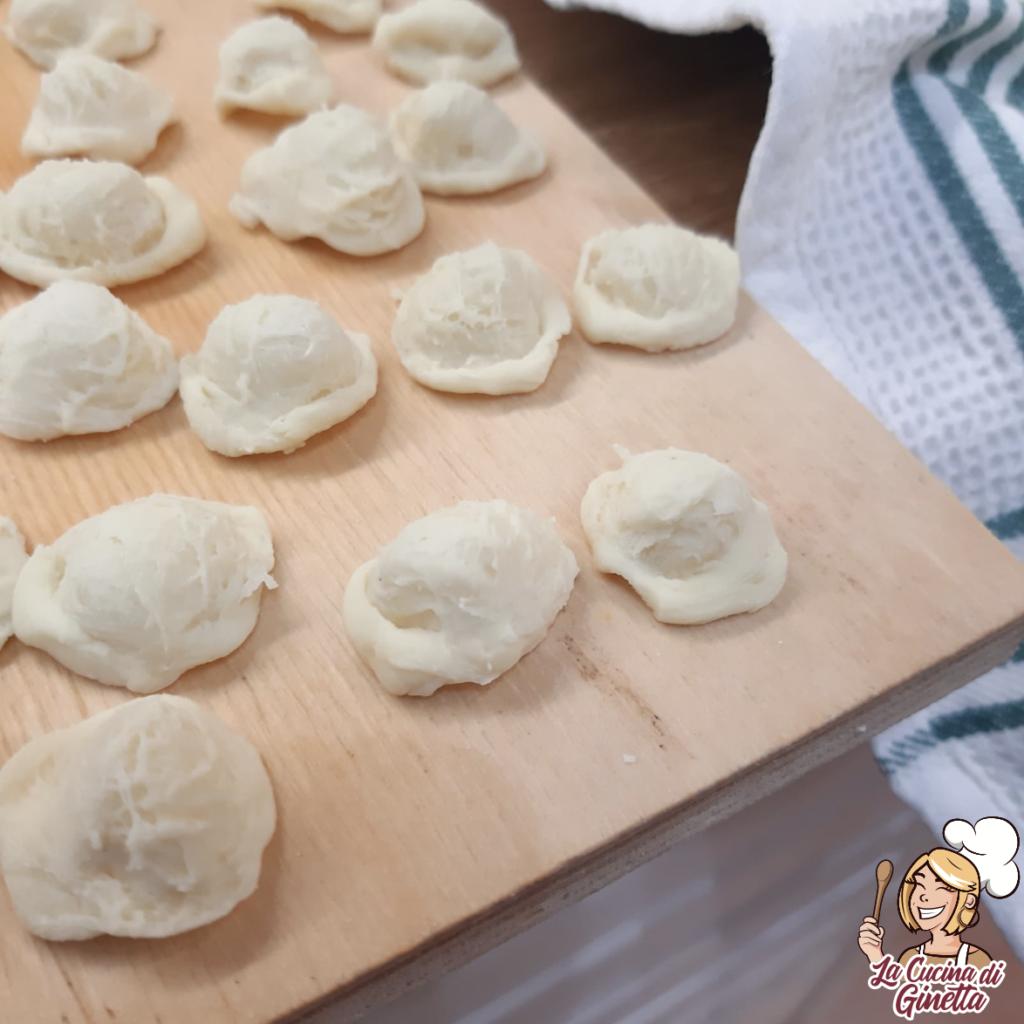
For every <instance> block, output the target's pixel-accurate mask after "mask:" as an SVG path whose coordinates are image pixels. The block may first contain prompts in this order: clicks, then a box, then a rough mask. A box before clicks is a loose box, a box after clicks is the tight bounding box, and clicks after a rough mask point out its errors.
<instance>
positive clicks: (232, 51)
mask: <svg viewBox="0 0 1024 1024" xmlns="http://www.w3.org/2000/svg"><path fill="white" fill-rule="evenodd" d="M330 95H331V79H330V76H329V75H328V74H327V68H325V67H324V62H323V61H322V60H321V59H320V53H319V51H318V50H317V48H316V43H314V42H313V40H312V39H310V37H309V35H308V34H307V33H306V32H305V31H303V29H301V28H300V27H299V26H298V25H296V24H295V22H294V21H291V20H290V19H288V18H276V17H275V18H261V19H260V20H259V21H252V22H249V24H248V25H243V26H242V27H241V28H238V29H236V30H235V31H234V32H232V33H231V35H230V36H228V38H227V39H226V40H225V41H224V45H223V46H221V48H220V76H219V78H218V79H217V86H216V89H215V90H214V94H213V101H214V105H215V106H216V107H217V113H218V114H220V115H221V117H224V116H225V115H226V114H228V113H230V112H231V111H232V110H234V109H236V108H238V107H242V108H244V109H246V110H260V111H262V112H263V113H264V114H289V115H290V114H308V113H310V112H311V111H314V110H319V108H320V107H322V106H324V105H325V104H326V103H327V100H328V99H329V98H330Z"/></svg>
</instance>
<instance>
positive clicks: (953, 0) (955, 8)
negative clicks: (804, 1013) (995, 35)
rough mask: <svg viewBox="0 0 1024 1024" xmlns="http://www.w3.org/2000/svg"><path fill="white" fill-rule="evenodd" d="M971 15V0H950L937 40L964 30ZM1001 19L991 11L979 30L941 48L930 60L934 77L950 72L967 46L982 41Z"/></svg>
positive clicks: (972, 31)
mask: <svg viewBox="0 0 1024 1024" xmlns="http://www.w3.org/2000/svg"><path fill="white" fill-rule="evenodd" d="M996 2H997V3H1005V0H996ZM970 13H971V5H970V0H950V3H949V14H948V15H947V17H946V23H945V24H944V25H943V26H942V28H940V29H939V31H938V32H937V33H936V34H935V37H936V39H941V38H942V37H943V36H948V35H952V34H953V33H954V32H957V31H959V30H960V29H962V28H963V27H964V23H965V22H966V21H967V16H968V15H969V14H970ZM1001 18H1002V14H999V15H997V14H996V13H995V12H994V11H990V12H989V16H988V17H987V18H986V19H985V20H984V21H983V22H982V23H981V24H980V25H979V26H978V27H977V28H975V29H971V31H970V32H965V33H964V34H963V35H962V36H957V38H956V39H951V40H950V41H949V42H948V43H946V44H945V45H944V46H940V47H939V48H938V49H937V50H936V51H935V52H934V53H933V54H932V55H931V56H930V57H929V58H928V70H929V71H930V72H932V74H934V75H944V74H945V73H946V72H947V71H948V70H949V66H950V64H952V63H953V59H954V58H955V57H956V55H957V54H958V53H959V52H960V51H961V50H962V49H963V48H964V47H965V46H970V45H971V43H973V42H974V40H975V39H980V38H981V37H982V36H983V35H985V34H986V33H988V32H991V31H992V29H993V28H995V27H996V25H998V24H999V21H1000V19H1001Z"/></svg>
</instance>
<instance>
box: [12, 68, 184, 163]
mask: <svg viewBox="0 0 1024 1024" xmlns="http://www.w3.org/2000/svg"><path fill="white" fill-rule="evenodd" d="M173 119H174V103H173V102H172V100H171V99H170V98H169V97H167V96H165V95H164V94H163V93H162V92H161V91H160V89H159V88H157V86H155V85H154V84H153V83H152V82H151V81H149V79H147V78H144V77H143V76H142V75H140V74H139V73H138V72H136V71H129V70H128V68H123V67H121V65H120V64H113V63H111V62H110V61H109V60H103V59H102V58H101V57H94V56H93V55H92V54H90V53H77V54H69V55H68V56H66V57H62V58H61V59H60V61H59V62H58V63H57V66H56V67H55V68H54V69H53V70H52V71H50V72H48V73H47V74H45V75H43V77H42V79H41V80H40V82H39V95H38V96H37V97H36V102H35V106H33V108H32V114H31V116H30V117H29V122H28V127H26V129H25V134H24V135H23V136H22V137H21V151H22V153H24V154H25V156H33V157H39V156H87V157H90V158H92V159H93V160H120V161H123V162H124V163H126V164H136V163H138V162H139V161H140V160H144V159H145V158H146V157H147V156H149V154H150V153H152V152H153V150H154V149H155V148H156V140H157V138H158V136H159V135H160V133H161V132H162V131H163V130H164V128H166V127H167V125H168V124H170V122H171V121H172V120H173Z"/></svg>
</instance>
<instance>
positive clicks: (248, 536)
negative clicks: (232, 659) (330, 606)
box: [14, 494, 277, 693]
mask: <svg viewBox="0 0 1024 1024" xmlns="http://www.w3.org/2000/svg"><path fill="white" fill-rule="evenodd" d="M273 566H274V547H273V544H272V543H271V540H270V530H269V529H268V528H267V521H266V520H265V519H264V518H263V513H262V512H260V511H259V509H255V508H252V507H251V506H248V505H223V504H221V503H220V502H217V501H199V500H198V499H196V498H182V497H178V496H177V495H173V494H153V495H150V496H149V497H148V498H140V499H139V500H138V501H132V502H129V503H128V504H126V505H115V506H114V507H113V508H109V509H107V511H106V512H101V513H100V514H99V515H96V516H93V517H92V518H91V519H86V520H84V521H83V522H81V523H78V525H77V526H73V527H71V529H70V530H68V531H67V533H65V534H64V535H63V536H62V537H60V538H58V539H57V540H56V541H55V542H54V543H53V544H51V545H50V546H48V547H43V546H40V547H37V548H36V549H35V551H34V552H33V553H32V557H31V558H30V559H29V560H28V563H27V564H26V566H25V568H24V569H22V571H21V575H20V576H19V577H18V583H17V585H16V586H15V588H14V632H15V635H16V636H17V637H18V639H19V640H21V641H22V642H23V643H26V644H29V645H30V646H31V647H39V648H41V649H42V650H44V651H46V652H47V653H48V654H50V655H52V656H53V657H54V658H56V659H57V661H59V662H60V663H61V664H62V665H64V666H65V667H66V668H69V669H71V670H72V671H73V672H77V673H78V674H79V675H83V676H86V677H87V678H89V679H95V680H97V681H98V682H101V683H106V684H107V685H108V686H124V687H127V688H128V689H129V690H133V691H134V692H135V693H153V692H154V691H156V690H162V689H163V688H164V687H165V686H170V685H171V683H173V682H174V680H175V679H177V678H178V676H180V675H181V674H182V673H183V672H187V671H188V670H189V669H190V668H195V666H196V665H204V664H206V662H208V661H216V660H217V659H218V658H223V657H225V656H226V655H228V654H230V653H231V652H232V651H233V650H235V648H236V647H239V646H240V645H241V644H242V643H243V642H244V640H245V638H246V637H247V636H248V635H249V634H250V633H251V632H252V630H253V627H254V626H255V625H256V619H257V617H258V616H259V612H260V594H261V591H262V588H263V587H264V586H266V587H267V588H268V589H272V588H273V587H275V586H277V584H276V583H275V582H274V579H273V577H272V576H271V575H270V570H271V569H272V568H273Z"/></svg>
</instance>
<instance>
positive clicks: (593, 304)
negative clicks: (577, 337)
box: [576, 224, 740, 352]
mask: <svg viewBox="0 0 1024 1024" xmlns="http://www.w3.org/2000/svg"><path fill="white" fill-rule="evenodd" d="M739 294H740V261H739V257H738V256H737V255H736V251H735V250H734V249H733V248H732V246H730V245H728V244H727V243H726V242H723V241H721V240H720V239H718V238H712V237H710V236H709V235H698V234H696V233H694V232H693V231H687V230H686V228H681V227H677V226H676V225H674V224H644V225H642V226H641V227H632V228H625V229H624V230H622V231H605V232H604V233H603V234H600V235H598V236H597V237H596V238H592V239H590V241H589V242H587V243H586V244H585V245H584V246H583V255H582V256H581V258H580V265H579V270H578V271H577V273H576V315H577V316H578V317H579V322H580V327H581V329H582V330H583V333H584V334H585V335H586V336H587V338H588V339H589V340H590V341H593V342H596V343H598V344H601V343H604V342H611V343H614V344H618V345H632V346H633V347H634V348H642V349H647V350H648V351H650V352H663V351H665V350H666V349H684V348H692V347H693V346H695V345H704V344H706V343H707V342H709V341H714V339H715V338H720V337H721V336H722V335H723V334H725V332H726V331H728V330H729V328H730V327H732V325H733V322H734V321H735V319H736V306H737V303H738V302H739Z"/></svg>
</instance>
